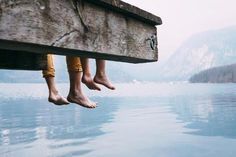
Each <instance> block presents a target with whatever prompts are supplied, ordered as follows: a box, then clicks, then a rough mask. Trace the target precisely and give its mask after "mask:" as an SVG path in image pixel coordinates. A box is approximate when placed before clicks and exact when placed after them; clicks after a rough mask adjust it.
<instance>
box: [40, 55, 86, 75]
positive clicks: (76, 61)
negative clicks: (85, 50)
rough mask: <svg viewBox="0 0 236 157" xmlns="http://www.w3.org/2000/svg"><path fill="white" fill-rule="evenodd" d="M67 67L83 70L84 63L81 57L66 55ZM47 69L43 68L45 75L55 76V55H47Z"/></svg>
mask: <svg viewBox="0 0 236 157" xmlns="http://www.w3.org/2000/svg"><path fill="white" fill-rule="evenodd" d="M66 63H67V69H68V71H69V72H70V71H73V72H82V71H83V69H82V65H81V62H80V58H79V57H69V56H67V57H66ZM47 65H48V66H47V70H43V77H44V78H45V77H55V68H54V63H53V55H51V54H48V55H47Z"/></svg>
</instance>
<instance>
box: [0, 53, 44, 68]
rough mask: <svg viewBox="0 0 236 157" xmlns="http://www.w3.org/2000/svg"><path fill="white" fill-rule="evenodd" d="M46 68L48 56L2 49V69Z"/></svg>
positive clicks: (0, 66)
mask: <svg viewBox="0 0 236 157" xmlns="http://www.w3.org/2000/svg"><path fill="white" fill-rule="evenodd" d="M46 67H47V60H46V55H42V54H35V53H28V52H22V51H10V50H1V49H0V69H13V70H42V69H46Z"/></svg>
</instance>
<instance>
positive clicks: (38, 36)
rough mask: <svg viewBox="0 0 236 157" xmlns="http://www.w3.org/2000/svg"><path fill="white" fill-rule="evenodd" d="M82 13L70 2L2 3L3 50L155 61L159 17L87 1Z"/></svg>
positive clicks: (104, 1) (14, 0)
mask: <svg viewBox="0 0 236 157" xmlns="http://www.w3.org/2000/svg"><path fill="white" fill-rule="evenodd" d="M108 6H109V7H108ZM79 11H80V13H81V14H78V13H77V12H76V11H75V9H74V7H73V5H72V3H71V0H34V1H31V0H11V1H9V0H0V39H1V40H0V48H1V49H8V50H17V51H27V52H32V53H42V54H43V53H48V52H50V53H55V54H59V55H75V56H84V57H90V58H100V59H106V60H114V61H123V62H132V63H141V62H142V63H143V62H152V61H157V59H158V55H157V52H158V49H157V38H156V36H157V35H156V33H157V30H156V27H155V25H156V24H161V20H160V18H159V17H156V16H154V15H151V14H150V13H147V12H145V11H142V10H140V9H138V8H136V7H132V6H131V5H128V4H126V3H124V2H122V1H119V0H111V1H108V0H98V1H95V0H84V1H83V3H80V4H79ZM78 15H81V16H82V19H81V18H79V16H78ZM83 22H84V24H85V25H86V26H84V25H83ZM87 28H88V29H87ZM6 43H7V44H6ZM13 45H14V46H13Z"/></svg>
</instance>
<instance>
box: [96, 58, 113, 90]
mask: <svg viewBox="0 0 236 157" xmlns="http://www.w3.org/2000/svg"><path fill="white" fill-rule="evenodd" d="M96 65H97V70H96V75H95V77H94V79H93V80H94V82H96V83H98V84H101V85H104V86H105V87H107V88H109V89H111V90H115V87H114V86H113V85H112V83H111V82H110V80H109V79H108V77H107V75H106V62H105V60H99V59H97V60H96Z"/></svg>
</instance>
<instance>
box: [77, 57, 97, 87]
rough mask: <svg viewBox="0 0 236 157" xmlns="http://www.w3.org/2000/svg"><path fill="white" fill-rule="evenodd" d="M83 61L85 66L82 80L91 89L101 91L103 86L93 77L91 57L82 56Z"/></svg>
mask: <svg viewBox="0 0 236 157" xmlns="http://www.w3.org/2000/svg"><path fill="white" fill-rule="evenodd" d="M81 63H82V67H83V76H82V82H83V83H84V84H85V85H86V86H87V87H88V88H89V89H92V90H98V91H100V90H101V88H100V87H99V86H98V85H97V84H96V83H95V82H94V81H93V78H92V76H91V72H90V67H89V59H88V58H81Z"/></svg>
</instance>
